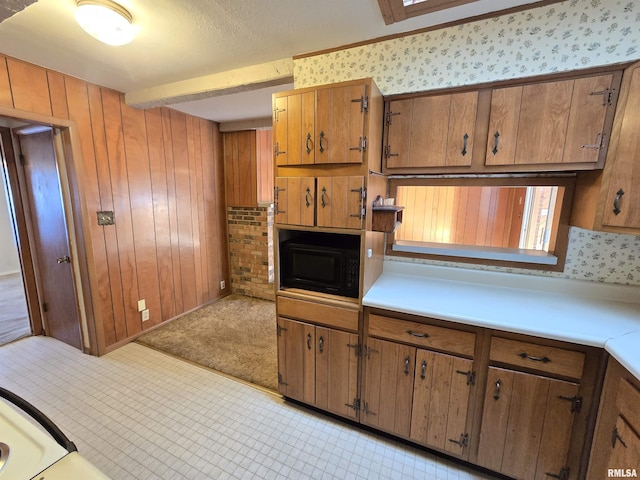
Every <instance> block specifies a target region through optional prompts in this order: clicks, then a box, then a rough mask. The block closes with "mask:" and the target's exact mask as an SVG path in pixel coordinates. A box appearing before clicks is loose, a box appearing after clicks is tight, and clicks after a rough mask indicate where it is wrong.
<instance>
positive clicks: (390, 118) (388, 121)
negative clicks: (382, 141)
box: [384, 112, 402, 126]
mask: <svg viewBox="0 0 640 480" xmlns="http://www.w3.org/2000/svg"><path fill="white" fill-rule="evenodd" d="M394 115H402V114H401V113H400V112H387V113H385V114H384V123H386V124H387V126H389V125H391V124H392V123H393V116H394Z"/></svg>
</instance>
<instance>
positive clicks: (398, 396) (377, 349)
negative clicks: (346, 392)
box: [361, 338, 416, 437]
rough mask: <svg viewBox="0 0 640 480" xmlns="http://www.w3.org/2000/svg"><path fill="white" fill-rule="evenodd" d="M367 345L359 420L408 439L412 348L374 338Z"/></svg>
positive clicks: (413, 354)
mask: <svg viewBox="0 0 640 480" xmlns="http://www.w3.org/2000/svg"><path fill="white" fill-rule="evenodd" d="M367 343H368V344H367V348H366V350H367V353H366V355H365V360H364V369H365V370H364V395H363V404H362V406H361V407H362V416H361V421H362V422H363V423H365V424H367V425H370V426H372V427H376V428H379V429H381V430H385V431H387V432H390V433H394V434H396V435H401V436H403V437H409V436H410V433H411V404H412V397H413V393H412V392H413V379H414V370H415V356H416V349H415V347H408V346H406V345H401V344H399V343H395V342H388V341H386V340H378V339H375V338H369V339H368V340H367Z"/></svg>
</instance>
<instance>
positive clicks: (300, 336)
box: [278, 317, 358, 419]
mask: <svg viewBox="0 0 640 480" xmlns="http://www.w3.org/2000/svg"><path fill="white" fill-rule="evenodd" d="M357 344H358V335H356V334H353V333H348V332H343V331H340V330H335V329H332V328H324V327H320V326H315V325H312V324H309V323H304V322H299V321H295V320H289V319H286V318H282V317H279V318H278V386H279V390H280V393H282V395H284V396H285V397H290V398H293V399H295V400H300V401H302V402H305V403H308V404H310V405H314V406H317V407H318V408H322V409H324V410H327V411H329V412H332V413H335V414H338V415H341V416H344V417H348V418H352V419H356V418H357V417H358V410H357V408H355V407H352V406H350V405H354V404H355V401H356V398H357V389H358V359H357V357H356V346H357Z"/></svg>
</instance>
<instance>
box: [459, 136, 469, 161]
mask: <svg viewBox="0 0 640 480" xmlns="http://www.w3.org/2000/svg"><path fill="white" fill-rule="evenodd" d="M462 139H463V140H464V143H463V144H462V151H461V152H460V153H461V154H462V156H463V157H464V156H465V155H466V154H467V140H469V134H468V133H465V134H464V137H462Z"/></svg>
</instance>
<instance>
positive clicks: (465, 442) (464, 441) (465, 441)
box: [449, 433, 469, 448]
mask: <svg viewBox="0 0 640 480" xmlns="http://www.w3.org/2000/svg"><path fill="white" fill-rule="evenodd" d="M449 441H450V442H451V443H455V444H456V445H460V448H466V447H468V446H469V434H468V433H462V434H460V439H458V440H454V439H453V438H450V439H449Z"/></svg>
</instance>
